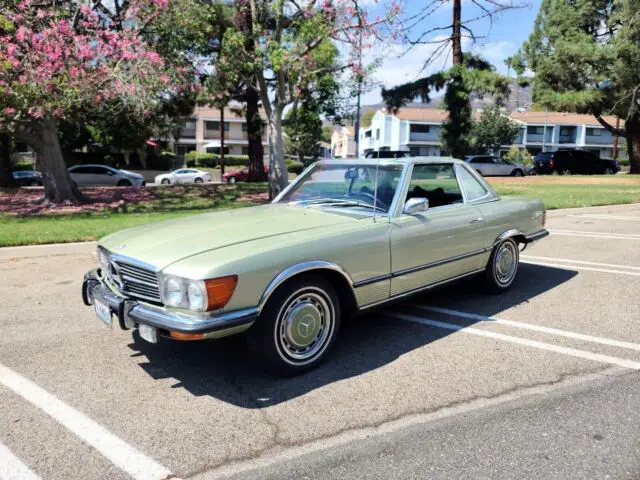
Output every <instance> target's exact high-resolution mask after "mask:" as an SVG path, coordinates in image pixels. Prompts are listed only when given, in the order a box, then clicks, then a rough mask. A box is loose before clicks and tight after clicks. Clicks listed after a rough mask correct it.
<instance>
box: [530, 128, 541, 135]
mask: <svg viewBox="0 0 640 480" xmlns="http://www.w3.org/2000/svg"><path fill="white" fill-rule="evenodd" d="M543 133H544V127H527V135H542V134H543Z"/></svg>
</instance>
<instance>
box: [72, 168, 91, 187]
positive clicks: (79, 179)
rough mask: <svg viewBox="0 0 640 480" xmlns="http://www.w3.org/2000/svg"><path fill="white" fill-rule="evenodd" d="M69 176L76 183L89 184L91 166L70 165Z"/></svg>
mask: <svg viewBox="0 0 640 480" xmlns="http://www.w3.org/2000/svg"><path fill="white" fill-rule="evenodd" d="M69 176H70V177H71V180H73V181H74V182H76V185H89V182H90V181H91V167H83V166H79V167H71V168H70V169H69Z"/></svg>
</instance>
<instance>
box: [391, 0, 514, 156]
mask: <svg viewBox="0 0 640 480" xmlns="http://www.w3.org/2000/svg"><path fill="white" fill-rule="evenodd" d="M473 4H474V5H475V6H476V7H477V8H478V9H479V14H478V16H476V17H474V18H472V19H470V20H467V21H466V22H465V21H464V20H463V19H462V0H453V2H451V3H450V2H427V3H426V4H425V5H423V6H421V7H420V9H419V10H418V11H417V12H415V13H414V14H412V15H410V16H409V20H408V25H409V31H408V32H407V34H406V35H405V38H404V40H405V42H407V43H409V45H410V46H411V47H413V46H415V45H421V44H429V45H433V50H432V53H431V54H430V56H429V57H428V58H426V59H425V62H424V65H423V69H425V68H427V67H429V66H431V65H432V64H433V63H434V62H435V61H436V60H437V59H439V58H440V57H441V56H442V55H443V54H444V53H445V52H447V51H448V50H449V49H450V50H451V58H452V66H451V68H449V69H446V70H442V71H439V72H436V73H434V74H432V75H428V76H425V77H423V78H420V79H418V80H416V81H413V82H410V83H406V84H403V85H400V86H398V87H395V88H391V89H388V90H387V89H384V88H383V89H382V98H383V100H384V102H385V103H386V104H387V107H388V108H389V109H391V110H392V111H397V110H398V109H399V108H400V107H402V106H404V105H406V104H407V103H409V102H411V101H412V100H415V99H421V100H422V101H423V102H425V103H428V102H429V101H430V100H431V97H430V94H431V92H432V91H436V92H438V91H440V90H442V89H444V90H445V94H444V99H443V106H444V108H445V110H447V112H448V113H449V115H448V117H447V120H446V121H445V122H444V123H443V124H442V128H441V130H440V135H441V140H442V144H443V146H444V149H445V150H446V151H448V152H449V153H450V154H451V155H452V156H454V157H458V158H462V157H464V156H465V155H466V154H467V153H468V152H469V150H470V148H471V140H472V138H471V130H472V128H473V120H472V118H471V114H472V109H471V103H470V100H471V93H472V92H473V93H476V94H479V95H484V94H491V95H493V96H494V97H495V99H496V101H497V102H502V100H503V99H504V97H506V96H507V94H508V92H509V81H508V79H507V78H505V77H503V76H502V75H500V74H498V73H497V72H496V71H495V69H494V67H493V66H492V65H491V64H489V63H488V62H486V61H485V60H483V59H482V58H480V57H478V56H474V55H470V54H468V53H467V54H464V53H463V51H462V38H463V36H465V35H466V36H467V37H469V38H471V39H472V40H475V38H476V37H475V35H474V33H473V31H472V29H471V24H472V22H477V21H478V20H481V19H483V18H488V19H489V20H492V19H493V17H494V16H496V15H498V14H499V13H502V12H504V11H505V10H509V9H512V8H519V7H520V6H521V5H519V4H518V5H517V4H513V3H511V2H496V1H493V0H474V1H473ZM448 5H451V6H452V13H453V16H452V22H451V24H449V25H445V26H436V27H433V28H429V29H428V30H426V31H420V32H419V33H418V34H417V36H416V35H415V32H413V31H412V30H415V28H414V26H415V19H416V18H426V17H427V16H429V15H431V14H433V13H434V12H435V11H436V10H437V9H438V8H441V7H442V6H448ZM447 30H449V31H450V32H451V35H449V36H445V37H444V38H442V37H436V38H431V37H430V35H432V34H434V33H435V32H437V33H441V32H442V31H447ZM463 32H464V34H463ZM412 37H413V38H412Z"/></svg>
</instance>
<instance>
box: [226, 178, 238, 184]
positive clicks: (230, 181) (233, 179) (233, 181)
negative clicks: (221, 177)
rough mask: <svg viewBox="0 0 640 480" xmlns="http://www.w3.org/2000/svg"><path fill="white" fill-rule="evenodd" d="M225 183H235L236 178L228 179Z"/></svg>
mask: <svg viewBox="0 0 640 480" xmlns="http://www.w3.org/2000/svg"><path fill="white" fill-rule="evenodd" d="M227 183H236V177H229V178H228V179H227Z"/></svg>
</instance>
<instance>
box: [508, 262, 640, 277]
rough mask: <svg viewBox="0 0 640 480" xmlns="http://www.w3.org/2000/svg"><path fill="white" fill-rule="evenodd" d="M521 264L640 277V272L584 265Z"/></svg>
mask: <svg viewBox="0 0 640 480" xmlns="http://www.w3.org/2000/svg"><path fill="white" fill-rule="evenodd" d="M520 263H528V264H530V265H540V266H542V267H552V268H572V269H574V270H587V271H590V272H603V273H617V274H618V275H631V276H632V277H640V272H624V271H622V270H609V269H606V268H592V267H583V266H582V265H573V264H572V265H569V264H562V263H548V262H534V261H527V260H522V261H521V262H520Z"/></svg>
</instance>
